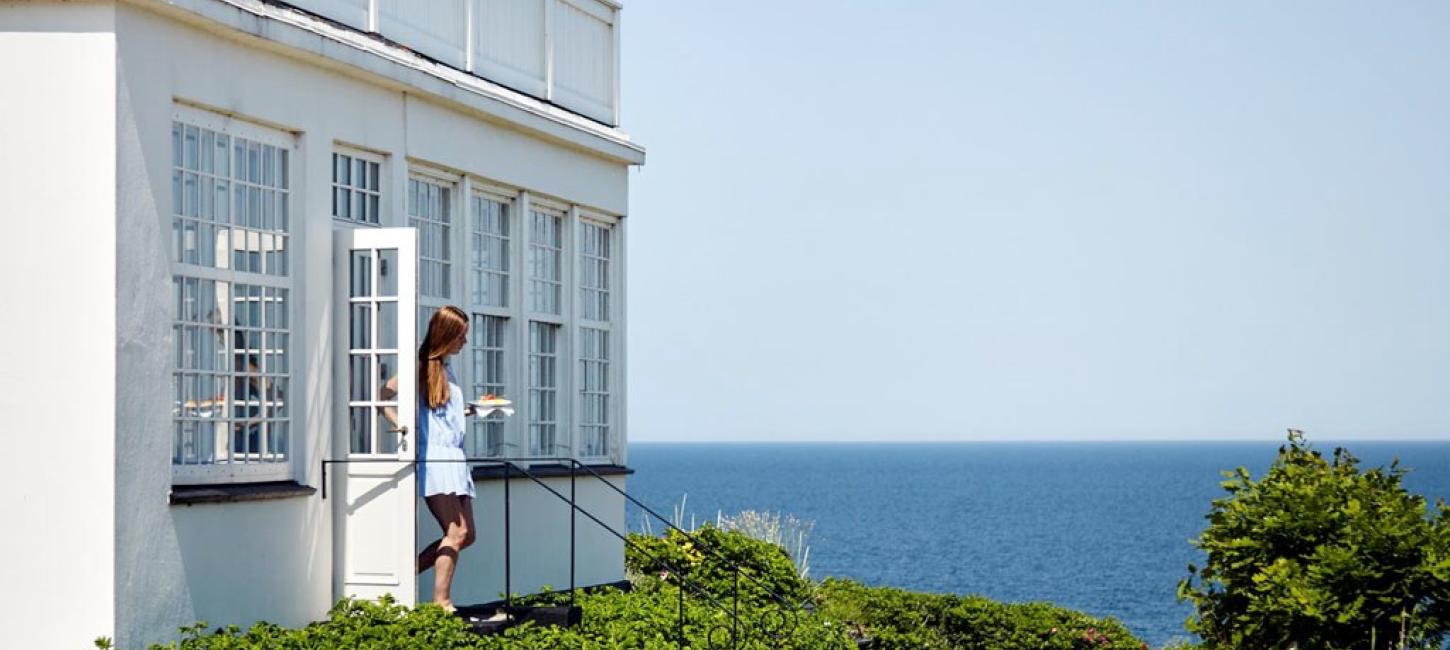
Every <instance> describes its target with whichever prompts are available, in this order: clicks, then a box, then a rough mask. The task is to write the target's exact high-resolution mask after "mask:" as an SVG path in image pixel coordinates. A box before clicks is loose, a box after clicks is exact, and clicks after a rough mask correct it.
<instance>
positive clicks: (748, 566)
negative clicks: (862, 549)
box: [624, 524, 811, 606]
mask: <svg viewBox="0 0 1450 650" xmlns="http://www.w3.org/2000/svg"><path fill="white" fill-rule="evenodd" d="M692 535H693V536H694V538H695V539H697V540H699V544H700V545H701V546H703V548H699V547H697V545H696V544H695V543H693V542H691V541H690V539H689V538H688V537H686V536H685V535H683V534H681V533H680V532H678V531H676V530H674V529H671V530H669V531H668V532H666V533H665V535H664V536H662V537H651V536H647V535H640V534H631V535H630V536H629V539H630V541H631V542H633V544H627V545H626V547H625V556H624V561H625V567H627V568H629V569H630V570H633V571H636V572H638V573H641V574H647V575H660V574H661V573H669V571H670V567H673V568H674V570H675V571H679V572H682V573H683V574H684V575H683V578H684V579H686V580H688V581H690V582H691V583H692V584H695V585H699V586H700V587H701V588H702V589H704V590H705V592H706V593H708V594H710V595H711V596H712V597H714V598H716V599H719V600H720V601H722V602H728V601H729V599H731V598H733V597H734V595H735V572H734V568H733V567H732V564H733V565H738V566H740V567H741V576H742V577H741V578H740V581H739V584H740V600H741V602H742V603H748V604H750V605H752V606H763V605H767V604H777V605H778V604H780V603H781V602H782V601H783V602H785V603H790V604H800V603H804V602H805V601H806V600H807V599H808V598H809V597H810V593H811V586H810V583H809V582H807V581H806V580H805V579H803V578H801V577H800V574H799V573H797V571H796V566H795V562H794V561H793V560H791V557H790V555H789V554H788V553H786V551H785V549H784V548H782V547H780V546H778V545H776V544H771V543H769V542H764V541H761V540H758V539H754V538H752V537H750V536H749V535H746V534H745V533H742V532H738V531H724V530H721V529H719V528H717V527H716V526H714V525H713V524H705V525H704V526H701V527H700V528H698V529H696V530H695V531H694V533H692ZM636 546H637V547H640V548H642V549H643V552H641V551H640V550H639V549H636V548H635V547H636ZM712 550H713V551H714V552H713V553H711V552H710V551H712ZM674 577H675V578H679V577H681V576H674ZM751 578H754V579H753V580H752V579H751ZM772 594H774V595H772ZM775 596H779V598H780V599H782V600H777V599H776V598H775Z"/></svg>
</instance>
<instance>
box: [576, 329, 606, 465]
mask: <svg viewBox="0 0 1450 650" xmlns="http://www.w3.org/2000/svg"><path fill="white" fill-rule="evenodd" d="M578 381H579V455H580V456H585V457H592V456H607V455H609V330H603V329H597V328H593V327H581V328H579V377H578Z"/></svg>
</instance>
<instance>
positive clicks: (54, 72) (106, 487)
mask: <svg viewBox="0 0 1450 650" xmlns="http://www.w3.org/2000/svg"><path fill="white" fill-rule="evenodd" d="M114 16H115V14H114V11H113V10H112V8H111V7H109V6H106V5H92V4H70V5H67V6H65V7H63V8H59V9H52V8H49V7H38V6H34V5H27V4H24V3H22V4H19V5H14V4H0V87H3V88H4V89H5V90H4V94H3V97H0V215H3V219H4V223H5V226H6V241H9V242H11V245H10V246H9V247H8V248H9V250H7V251H6V253H5V254H4V255H0V296H4V300H5V303H4V314H3V315H0V341H3V342H4V343H3V345H4V346H5V347H4V349H3V351H0V356H3V358H4V359H5V365H6V368H7V371H6V372H5V373H4V374H3V375H0V409H3V410H4V412H5V414H6V425H5V427H6V433H5V440H6V443H7V445H6V446H7V453H9V454H10V457H11V458H12V459H13V462H11V463H10V467H9V468H8V470H7V471H6V474H5V482H4V486H3V489H0V515H3V517H4V522H5V525H4V531H3V532H0V557H4V558H5V561H4V562H0V646H4V647H7V648H41V649H43V648H85V647H90V645H91V640H92V639H95V638H96V637H98V636H110V635H111V634H112V629H113V625H114V621H115V615H114V612H115V606H116V602H115V598H114V592H113V576H114V572H113V568H114V566H115V547H114V539H113V537H112V535H111V531H112V525H113V513H114V508H115V502H116V499H117V497H118V495H117V493H116V491H115V490H114V489H113V485H114V483H113V476H114V468H115V459H114V457H113V455H112V454H113V450H114V445H113V440H112V436H111V432H112V430H113V423H114V420H115V417H116V416H117V404H118V402H117V392H116V387H117V381H118V377H117V374H116V363H115V360H116V347H115V338H114V333H115V331H116V329H115V324H116V317H117V309H116V293H115V280H116V225H115V222H114V215H115V192H114V187H115V178H116V177H115V165H116V156H115V142H116V128H115V111H114V110H113V107H114V106H115V93H116V83H115V79H116V71H115V43H116V41H115V37H114V34H113V33H112V31H113V23H114Z"/></svg>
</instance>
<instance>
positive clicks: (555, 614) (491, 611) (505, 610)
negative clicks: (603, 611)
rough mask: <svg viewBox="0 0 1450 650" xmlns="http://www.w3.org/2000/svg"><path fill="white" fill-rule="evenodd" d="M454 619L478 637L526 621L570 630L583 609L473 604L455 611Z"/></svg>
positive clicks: (578, 619) (557, 606) (552, 606)
mask: <svg viewBox="0 0 1450 650" xmlns="http://www.w3.org/2000/svg"><path fill="white" fill-rule="evenodd" d="M499 614H504V616H498V615H499ZM457 616H458V617H459V618H462V619H463V620H464V621H466V622H467V623H468V625H469V626H470V627H472V628H473V631H474V632H476V633H478V634H498V633H500V632H503V631H504V630H506V629H508V628H510V627H513V626H515V625H520V624H523V623H525V622H528V621H533V622H534V624H535V625H538V626H560V627H574V626H576V625H578V624H579V621H580V620H582V618H583V610H581V609H580V608H579V607H578V606H573V605H539V606H519V607H509V606H506V605H498V606H495V605H473V606H468V607H460V608H458V611H457ZM494 619H496V620H494Z"/></svg>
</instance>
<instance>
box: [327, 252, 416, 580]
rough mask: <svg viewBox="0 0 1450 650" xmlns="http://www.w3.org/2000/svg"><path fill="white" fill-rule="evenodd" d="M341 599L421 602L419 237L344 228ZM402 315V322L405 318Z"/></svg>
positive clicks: (337, 422)
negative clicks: (387, 597)
mask: <svg viewBox="0 0 1450 650" xmlns="http://www.w3.org/2000/svg"><path fill="white" fill-rule="evenodd" d="M333 258H334V259H333V277H334V290H333V305H334V307H335V312H336V317H337V318H336V329H335V330H334V337H335V339H336V341H337V345H336V347H335V348H334V349H335V350H337V355H336V366H337V370H336V372H335V374H334V377H335V378H336V381H335V384H334V386H335V390H334V395H335V396H336V398H335V403H336V405H337V409H336V411H334V413H336V415H335V416H334V427H333V429H334V431H335V434H334V437H333V449H334V456H333V457H334V458H343V459H345V460H346V461H347V462H345V463H342V464H341V469H340V470H339V471H337V472H336V473H335V474H332V476H335V477H336V478H335V479H334V480H335V481H336V483H334V484H333V485H331V486H329V488H330V490H336V492H337V495H338V498H337V500H336V501H334V504H336V505H334V506H333V508H334V516H333V520H334V530H335V531H336V534H335V535H334V544H335V551H336V552H335V553H334V557H335V558H336V560H335V574H336V576H337V578H336V579H335V580H334V585H336V587H337V590H338V593H335V594H334V597H335V598H340V597H344V596H351V597H355V598H366V599H376V598H379V597H381V596H382V595H383V594H387V593H391V594H392V595H393V597H394V598H396V599H397V600H398V601H399V602H401V603H404V604H407V605H412V604H413V603H414V601H415V600H416V598H417V581H416V580H415V579H414V575H413V574H414V562H415V559H414V550H413V536H414V526H415V524H416V519H415V518H416V514H417V513H416V509H417V502H416V500H415V497H414V494H415V493H416V474H415V471H414V466H413V463H412V460H413V458H414V451H413V445H414V440H413V431H412V429H413V425H414V422H415V417H416V409H417V400H416V398H415V397H414V396H415V395H416V389H415V383H416V379H415V377H416V367H417V356H416V354H414V350H416V348H417V344H416V340H417V332H416V330H415V329H414V321H413V319H412V318H411V317H410V316H408V315H411V314H413V313H414V311H415V310H416V309H417V301H418V298H417V271H416V269H417V235H416V231H415V230H414V229H412V228H382V229H375V228H358V229H344V230H339V231H337V232H336V233H335V234H334V241H333ZM400 315H405V316H402V317H400Z"/></svg>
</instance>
